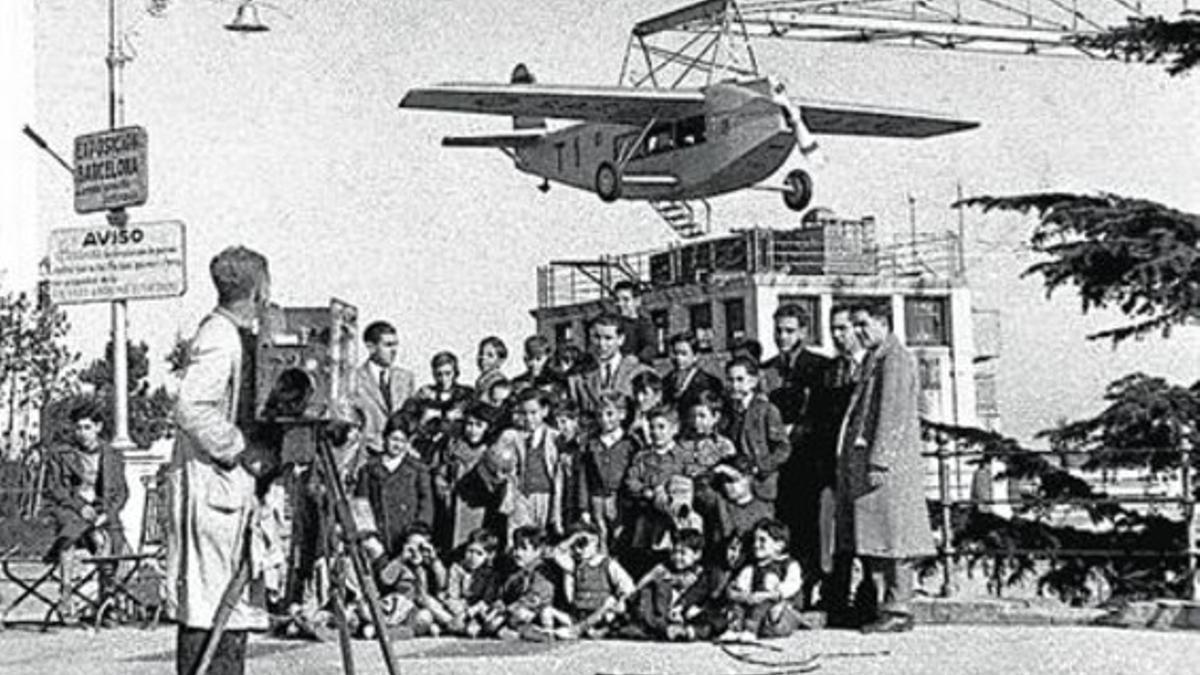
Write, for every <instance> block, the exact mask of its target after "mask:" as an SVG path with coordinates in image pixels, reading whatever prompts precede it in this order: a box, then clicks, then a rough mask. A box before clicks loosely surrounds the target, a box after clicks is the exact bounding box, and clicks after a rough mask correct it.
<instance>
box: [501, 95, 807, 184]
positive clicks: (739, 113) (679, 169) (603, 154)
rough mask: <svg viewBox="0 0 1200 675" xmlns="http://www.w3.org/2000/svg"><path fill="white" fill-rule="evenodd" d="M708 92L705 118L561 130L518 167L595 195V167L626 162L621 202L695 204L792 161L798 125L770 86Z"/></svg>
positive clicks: (519, 154) (522, 156) (525, 151)
mask: <svg viewBox="0 0 1200 675" xmlns="http://www.w3.org/2000/svg"><path fill="white" fill-rule="evenodd" d="M704 94H705V113H704V114H703V115H698V116H696V117H691V118H684V119H679V120H672V121H668V122H661V123H654V124H651V125H650V126H649V129H647V128H646V127H643V126H632V125H623V124H600V123H583V124H575V125H571V126H568V127H565V128H562V129H558V130H555V131H553V132H550V133H548V134H546V135H545V136H544V137H543V138H542V139H541V140H540V141H539V142H538V143H536V144H533V145H529V146H526V147H521V148H517V149H516V150H515V152H514V159H515V163H516V166H517V168H518V169H520V170H521V171H524V172H527V173H530V174H534V175H537V176H540V177H543V178H546V179H547V180H550V181H554V182H558V183H562V184H565V185H570V186H572V187H577V188H581V189H584V190H589V191H595V189H596V188H595V185H596V172H597V168H598V167H599V166H600V165H601V164H602V163H604V162H611V163H613V164H619V162H620V161H621V160H622V158H626V157H627V158H628V159H627V161H626V163H625V164H624V165H623V166H622V167H621V174H622V176H623V179H624V187H623V191H622V194H621V196H622V198H624V199H635V200H651V199H693V198H704V197H709V196H713V195H718V194H723V193H726V192H732V191H735V190H739V189H742V188H745V187H748V186H751V185H754V184H756V183H759V182H761V181H763V180H765V179H766V178H768V177H770V176H771V175H772V174H773V173H775V172H776V171H777V170H778V169H779V167H780V166H782V165H783V163H784V162H785V161H786V160H787V158H788V157H789V156H790V155H791V152H792V149H793V147H794V146H795V142H796V141H795V139H796V137H795V131H794V129H793V127H792V124H793V122H792V121H791V120H790V119H789V118H788V117H787V113H786V112H785V111H786V108H785V107H784V105H781V102H780V101H779V100H778V99H777V98H772V95H771V93H770V83H769V82H768V81H766V80H757V81H754V82H751V83H737V84H734V83H720V84H714V85H711V86H709V87H707V88H706V89H705V90H704ZM639 140H640V143H639ZM635 143H637V144H638V145H637V147H636V148H634V149H632V150H631V149H630V148H631V146H632V145H633V144H635Z"/></svg>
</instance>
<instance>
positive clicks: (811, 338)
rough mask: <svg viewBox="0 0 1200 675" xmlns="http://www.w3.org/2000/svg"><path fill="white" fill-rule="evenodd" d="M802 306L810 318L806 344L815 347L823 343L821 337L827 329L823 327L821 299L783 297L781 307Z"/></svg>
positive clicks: (814, 297) (780, 300) (806, 330)
mask: <svg viewBox="0 0 1200 675" xmlns="http://www.w3.org/2000/svg"><path fill="white" fill-rule="evenodd" d="M784 305H800V308H801V309H803V310H804V313H805V315H807V316H808V326H807V327H806V329H805V333H804V343H805V344H810V345H815V344H820V343H821V335H823V334H824V332H825V327H824V326H822V325H821V298H819V297H818V296H815V295H781V296H779V306H780V307H783V306H784Z"/></svg>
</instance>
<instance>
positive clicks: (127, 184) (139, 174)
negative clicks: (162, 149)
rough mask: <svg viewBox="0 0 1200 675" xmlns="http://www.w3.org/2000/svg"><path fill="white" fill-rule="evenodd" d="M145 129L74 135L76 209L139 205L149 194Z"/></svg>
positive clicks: (86, 211)
mask: <svg viewBox="0 0 1200 675" xmlns="http://www.w3.org/2000/svg"><path fill="white" fill-rule="evenodd" d="M146 142H147V137H146V130H145V129H143V128H142V127H123V128H121V129H113V130H111V131H101V132H98V133H94V134H87V135H84V136H77V137H76V138H75V212H76V213H92V212H93V211H104V210H105V209H116V208H121V207H125V206H141V205H142V204H145V203H146V199H147V197H149V196H150V181H149V177H148V176H149V174H148V173H147V161H146V160H147V152H146Z"/></svg>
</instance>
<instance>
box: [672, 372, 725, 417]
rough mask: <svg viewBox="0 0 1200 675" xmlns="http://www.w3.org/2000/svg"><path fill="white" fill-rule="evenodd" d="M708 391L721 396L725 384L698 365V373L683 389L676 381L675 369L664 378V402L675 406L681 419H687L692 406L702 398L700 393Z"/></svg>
mask: <svg viewBox="0 0 1200 675" xmlns="http://www.w3.org/2000/svg"><path fill="white" fill-rule="evenodd" d="M706 391H711V392H712V393H713V394H715V395H716V396H718V397H720V396H722V395H723V394H724V392H725V385H724V383H722V382H721V378H719V377H717V376H716V375H713V374H712V373H710V372H708V371H707V370H704V369H703V368H701V367H700V366H696V374H695V375H693V376H692V378H691V379H690V380H688V382H687V385H686V386H685V387H684V388H683V389H682V390H680V389H679V383H678V382H677V381H676V374H675V371H671V372H669V373H667V375H666V377H664V378H663V402H664V403H667V404H668V405H672V406H675V410H676V411H677V412H678V413H679V417H680V419H681V420H685V419H687V416H688V414H689V412H690V411H691V409H692V406H694V405H696V402H697V401H699V400H700V395H701V394H702V393H704V392H706Z"/></svg>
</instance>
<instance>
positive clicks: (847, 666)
mask: <svg viewBox="0 0 1200 675" xmlns="http://www.w3.org/2000/svg"><path fill="white" fill-rule="evenodd" d="M173 638H174V632H173V631H172V629H170V628H158V629H154V630H149V631H143V630H139V629H136V628H117V629H111V630H104V631H101V632H99V633H96V632H92V631H90V630H86V629H57V630H55V631H53V632H50V633H45V634H43V633H38V632H36V631H34V630H30V629H25V628H19V627H18V628H12V629H9V630H8V631H6V632H3V633H0V673H4V674H5V675H18V674H23V673H39V674H40V673H52V674H53V675H71V674H74V673H79V674H81V675H101V674H107V673H166V672H171V668H172V666H173V661H172V658H173V656H172V652H171V649H172V644H173ZM395 644H396V651H397V654H398V656H399V658H398V663H399V667H400V672H401V673H404V674H405V675H417V674H431V675H440V674H443V673H489V674H491V673H495V674H497V675H509V674H511V675H525V674H528V675H552V674H557V673H563V674H568V673H569V674H570V675H598V674H606V673H611V674H625V675H675V674H679V675H684V674H687V675H691V674H692V673H714V674H729V675H735V674H745V675H751V674H755V675H757V674H764V673H768V672H772V671H776V672H778V671H779V670H782V669H780V668H768V667H763V666H757V665H753V664H748V663H742V662H739V661H736V660H734V659H733V658H731V657H730V656H728V655H726V654H725V653H724V652H722V651H721V650H720V649H719V648H717V647H715V646H713V645H708V644H693V645H678V644H674V645H673V644H646V643H632V642H576V643H557V644H544V645H543V644H528V643H500V642H490V641H488V642H483V641H481V642H466V641H460V640H453V639H440V640H433V639H421V640H410V641H406V642H398V643H395ZM773 644H774V645H776V646H777V647H779V648H781V651H779V652H774V653H772V652H766V651H753V652H748V653H752V654H753V656H755V657H756V658H759V659H776V660H779V661H791V662H797V661H800V660H802V659H806V658H808V657H812V656H814V655H817V654H820V653H825V654H827V655H828V656H824V657H822V658H820V659H819V660H818V661H817V663H819V664H820V666H821V667H820V669H819V670H818V671H817V672H819V673H831V674H833V673H846V674H853V675H874V674H879V675H885V674H886V675H905V674H912V675H917V674H920V675H926V674H928V673H954V674H955V675H972V674H975V673H1002V674H1004V675H1015V674H1022V675H1023V674H1025V673H1039V674H1047V675H1049V674H1056V675H1057V674H1063V675H1066V674H1072V675H1074V674H1079V675H1083V674H1085V673H1086V674H1087V675H1104V674H1112V675H1139V674H1142V673H1145V674H1147V675H1149V674H1154V675H1175V674H1178V675H1193V674H1195V673H1197V672H1200V665H1198V664H1200V632H1194V631H1169V632H1160V631H1145V630H1129V629H1119V628H1099V627H1068V626H1063V627H1057V626H1056V627H1042V626H1011V627H1003V626H924V627H919V628H918V629H917V630H916V631H915V632H913V633H909V634H906V635H899V636H895V635H888V636H863V635H859V634H857V633H853V632H848V631H836V630H822V631H814V632H811V633H804V634H800V635H797V636H794V637H793V638H791V639H788V640H783V641H777V642H774V643H773ZM747 649H748V648H745V647H742V648H740V649H739V651H741V652H746V650H747ZM354 654H355V657H356V663H357V666H358V670H357V672H359V673H383V672H385V670H384V668H383V661H382V659H381V657H380V655H379V649H378V646H377V644H376V643H373V642H358V643H356V644H355V649H354ZM250 656H251V660H250V664H249V667H248V669H247V670H248V672H249V673H251V674H252V675H259V674H263V675H268V674H275V673H278V674H280V675H301V674H302V673H337V672H340V670H341V665H340V660H339V654H338V648H337V644H336V643H321V644H316V643H307V642H285V641H279V640H273V639H268V638H256V639H252V641H251V644H250ZM793 672H795V671H793Z"/></svg>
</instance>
